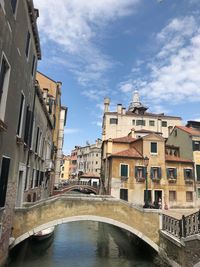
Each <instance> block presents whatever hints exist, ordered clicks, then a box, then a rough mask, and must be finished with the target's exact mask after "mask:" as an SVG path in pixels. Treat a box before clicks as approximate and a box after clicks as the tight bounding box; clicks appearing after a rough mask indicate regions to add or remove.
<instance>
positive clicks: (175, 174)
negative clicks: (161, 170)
mask: <svg viewBox="0 0 200 267" xmlns="http://www.w3.org/2000/svg"><path fill="white" fill-rule="evenodd" d="M174 178H175V179H176V178H177V169H174Z"/></svg>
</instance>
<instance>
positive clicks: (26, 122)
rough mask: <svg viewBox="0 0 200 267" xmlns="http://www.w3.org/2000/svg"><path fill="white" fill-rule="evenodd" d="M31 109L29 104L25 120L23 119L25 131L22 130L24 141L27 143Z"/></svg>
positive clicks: (28, 140)
mask: <svg viewBox="0 0 200 267" xmlns="http://www.w3.org/2000/svg"><path fill="white" fill-rule="evenodd" d="M31 113H32V112H31V111H30V110H29V106H27V108H26V120H25V131H24V142H25V143H26V144H27V145H29V143H30V123H31Z"/></svg>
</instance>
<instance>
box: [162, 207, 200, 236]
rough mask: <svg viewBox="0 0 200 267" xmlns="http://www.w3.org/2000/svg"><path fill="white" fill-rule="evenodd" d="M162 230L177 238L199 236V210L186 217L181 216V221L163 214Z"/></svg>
mask: <svg viewBox="0 0 200 267" xmlns="http://www.w3.org/2000/svg"><path fill="white" fill-rule="evenodd" d="M162 230H164V231H167V232H168V233H170V234H172V235H173V236H175V237H177V238H181V237H188V236H192V235H195V234H200V210H199V211H197V212H195V213H193V214H190V215H188V216H184V215H183V216H182V218H181V219H176V218H173V217H171V216H168V215H166V214H163V215H162Z"/></svg>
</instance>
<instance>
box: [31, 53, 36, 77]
mask: <svg viewBox="0 0 200 267" xmlns="http://www.w3.org/2000/svg"><path fill="white" fill-rule="evenodd" d="M35 59H36V58H35V55H33V61H32V69H31V74H32V76H34V73H35Z"/></svg>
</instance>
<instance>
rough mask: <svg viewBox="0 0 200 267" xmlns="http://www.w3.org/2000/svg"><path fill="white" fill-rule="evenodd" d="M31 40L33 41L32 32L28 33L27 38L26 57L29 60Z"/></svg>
mask: <svg viewBox="0 0 200 267" xmlns="http://www.w3.org/2000/svg"><path fill="white" fill-rule="evenodd" d="M30 39H31V35H30V32H27V36H26V50H25V54H26V57H27V58H28V55H29V47H30Z"/></svg>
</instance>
